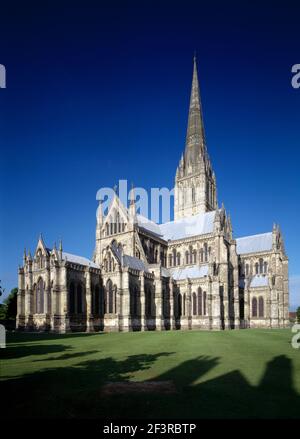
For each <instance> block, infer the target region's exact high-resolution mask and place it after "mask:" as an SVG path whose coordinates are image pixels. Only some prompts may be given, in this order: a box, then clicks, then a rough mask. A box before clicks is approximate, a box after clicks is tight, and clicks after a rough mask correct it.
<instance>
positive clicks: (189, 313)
mask: <svg viewBox="0 0 300 439" xmlns="http://www.w3.org/2000/svg"><path fill="white" fill-rule="evenodd" d="M186 312H187V329H192V284H191V282H190V281H189V282H188V292H187V295H186Z"/></svg>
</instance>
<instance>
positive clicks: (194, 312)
mask: <svg viewBox="0 0 300 439" xmlns="http://www.w3.org/2000/svg"><path fill="white" fill-rule="evenodd" d="M193 315H194V316H195V315H197V296H196V293H193Z"/></svg>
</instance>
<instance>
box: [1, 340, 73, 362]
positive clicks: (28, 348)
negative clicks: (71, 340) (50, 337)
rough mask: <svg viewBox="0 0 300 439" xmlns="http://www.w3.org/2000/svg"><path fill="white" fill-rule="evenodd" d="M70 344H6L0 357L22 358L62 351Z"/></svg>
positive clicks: (4, 358)
mask: <svg viewBox="0 0 300 439" xmlns="http://www.w3.org/2000/svg"><path fill="white" fill-rule="evenodd" d="M72 348H73V347H72V346H67V345H63V344H53V345H49V344H23V343H22V344H19V345H17V346H9V345H8V346H7V348H5V349H3V350H2V349H1V351H2V352H1V359H2V360H6V359H12V358H15V359H16V358H22V357H27V356H29V355H47V354H54V353H58V352H64V351H67V350H70V349H72Z"/></svg>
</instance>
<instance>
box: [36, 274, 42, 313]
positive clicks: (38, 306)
mask: <svg viewBox="0 0 300 439" xmlns="http://www.w3.org/2000/svg"><path fill="white" fill-rule="evenodd" d="M36 312H37V314H43V313H44V281H43V279H42V278H40V279H39V280H38V283H37V287H36Z"/></svg>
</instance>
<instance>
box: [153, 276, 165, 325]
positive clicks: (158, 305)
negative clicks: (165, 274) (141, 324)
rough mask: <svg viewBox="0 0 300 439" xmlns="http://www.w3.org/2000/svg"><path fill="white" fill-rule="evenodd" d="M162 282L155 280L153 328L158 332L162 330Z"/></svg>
mask: <svg viewBox="0 0 300 439" xmlns="http://www.w3.org/2000/svg"><path fill="white" fill-rule="evenodd" d="M162 299H163V297H162V280H161V279H155V297H154V301H155V327H156V329H157V330H158V331H161V330H163V329H164V325H163V315H162Z"/></svg>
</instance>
